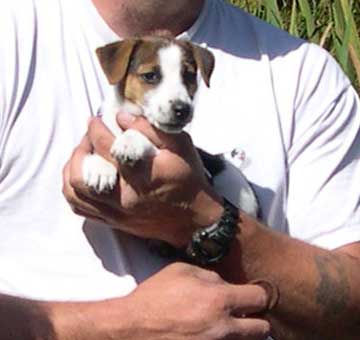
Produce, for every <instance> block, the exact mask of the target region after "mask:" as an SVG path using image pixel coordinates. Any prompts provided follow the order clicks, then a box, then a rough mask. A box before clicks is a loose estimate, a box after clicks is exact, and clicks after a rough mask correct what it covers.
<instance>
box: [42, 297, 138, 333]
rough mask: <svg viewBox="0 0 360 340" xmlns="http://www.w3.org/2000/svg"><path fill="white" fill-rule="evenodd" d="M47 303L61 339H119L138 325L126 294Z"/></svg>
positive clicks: (53, 324)
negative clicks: (135, 323)
mask: <svg viewBox="0 0 360 340" xmlns="http://www.w3.org/2000/svg"><path fill="white" fill-rule="evenodd" d="M45 305H46V307H45V308H46V310H47V311H48V316H49V319H50V322H51V324H52V328H53V331H54V333H55V338H56V339H58V340H73V339H78V340H101V339H108V338H119V339H120V338H126V337H127V335H128V334H129V332H132V330H133V329H136V327H135V326H133V325H134V321H135V318H133V317H132V316H133V315H134V313H132V312H130V308H129V307H128V303H127V299H126V298H116V299H109V300H103V301H96V302H74V303H72V302H64V303H63V302H55V303H45Z"/></svg>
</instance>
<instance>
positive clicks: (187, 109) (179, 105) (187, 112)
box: [171, 100, 193, 123]
mask: <svg viewBox="0 0 360 340" xmlns="http://www.w3.org/2000/svg"><path fill="white" fill-rule="evenodd" d="M171 110H172V113H173V119H174V121H175V122H176V123H186V122H188V121H189V120H190V119H191V115H192V110H193V109H192V106H191V105H190V104H188V103H185V102H183V101H181V100H175V101H174V102H173V103H172V105H171Z"/></svg>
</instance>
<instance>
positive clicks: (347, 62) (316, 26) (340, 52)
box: [228, 0, 360, 90]
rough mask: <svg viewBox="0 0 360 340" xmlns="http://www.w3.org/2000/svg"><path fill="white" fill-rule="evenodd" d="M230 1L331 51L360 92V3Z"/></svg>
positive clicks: (333, 0) (347, 0)
mask: <svg viewBox="0 0 360 340" xmlns="http://www.w3.org/2000/svg"><path fill="white" fill-rule="evenodd" d="M228 1H229V2H230V3H232V4H233V5H236V6H239V7H241V8H243V9H245V10H246V11H248V12H250V13H251V14H254V15H256V16H258V17H260V18H261V19H263V20H266V21H268V22H269V23H271V24H273V25H275V26H278V27H280V28H283V29H285V30H287V31H289V32H290V33H291V34H292V35H295V36H298V37H301V38H303V39H306V40H309V41H311V42H314V43H316V44H319V45H321V46H323V47H324V48H326V49H327V50H329V51H330V53H331V54H332V55H333V56H334V57H335V58H336V59H337V60H338V62H339V63H340V65H341V66H342V67H343V69H344V71H345V72H346V73H347V74H348V76H349V78H350V79H351V81H352V82H353V84H354V85H355V87H356V88H357V89H358V90H360V1H359V0H228Z"/></svg>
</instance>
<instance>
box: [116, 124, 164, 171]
mask: <svg viewBox="0 0 360 340" xmlns="http://www.w3.org/2000/svg"><path fill="white" fill-rule="evenodd" d="M156 151H157V148H156V147H155V146H154V145H153V144H152V143H151V142H150V141H149V140H148V139H147V138H146V137H145V136H144V135H143V134H141V133H140V132H139V131H136V130H131V129H129V130H126V131H125V132H124V133H122V134H121V135H118V136H117V137H116V139H115V141H114V143H113V145H112V147H111V155H112V156H113V157H114V158H115V159H116V160H117V161H118V162H120V163H121V164H126V165H130V166H133V165H135V163H136V162H138V161H139V160H141V159H144V158H145V157H148V156H154V155H155V154H156Z"/></svg>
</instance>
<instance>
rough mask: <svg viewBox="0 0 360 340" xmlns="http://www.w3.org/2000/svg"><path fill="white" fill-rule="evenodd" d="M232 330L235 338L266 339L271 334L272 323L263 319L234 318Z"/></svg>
mask: <svg viewBox="0 0 360 340" xmlns="http://www.w3.org/2000/svg"><path fill="white" fill-rule="evenodd" d="M232 322H233V325H232V330H233V334H234V339H239V336H241V339H244V340H246V339H251V340H265V339H267V337H268V336H269V335H270V323H269V322H268V321H266V320H263V319H253V318H239V319H236V318H234V319H233V321H232Z"/></svg>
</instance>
